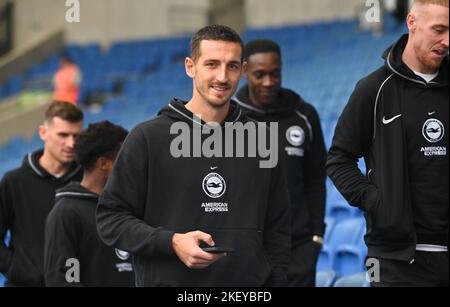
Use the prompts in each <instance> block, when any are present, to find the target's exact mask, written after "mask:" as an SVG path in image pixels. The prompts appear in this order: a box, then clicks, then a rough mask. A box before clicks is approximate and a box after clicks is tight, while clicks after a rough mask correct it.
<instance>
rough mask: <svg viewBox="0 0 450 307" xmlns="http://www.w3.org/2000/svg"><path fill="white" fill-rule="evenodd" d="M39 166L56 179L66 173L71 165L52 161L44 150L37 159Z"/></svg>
mask: <svg viewBox="0 0 450 307" xmlns="http://www.w3.org/2000/svg"><path fill="white" fill-rule="evenodd" d="M39 165H40V166H42V168H44V169H45V170H46V171H47V172H48V173H49V174H51V175H53V176H55V177H58V176H61V175H64V174H65V173H67V172H68V171H69V169H70V165H71V163H67V164H65V163H61V162H59V161H57V160H55V159H53V158H52V157H51V156H50V154H49V153H48V152H47V151H45V150H44V154H43V155H42V157H41V158H40V159H39Z"/></svg>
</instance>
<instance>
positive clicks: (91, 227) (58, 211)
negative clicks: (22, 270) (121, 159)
mask: <svg viewBox="0 0 450 307" xmlns="http://www.w3.org/2000/svg"><path fill="white" fill-rule="evenodd" d="M126 136H127V131H126V130H125V129H123V128H122V127H120V126H116V125H113V124H112V123H110V122H108V121H103V122H100V123H97V124H91V125H89V127H88V128H87V129H86V130H84V131H82V132H81V133H80V135H79V136H78V137H77V141H76V144H75V161H77V162H78V163H79V164H80V165H81V166H82V167H83V169H84V175H83V180H82V181H81V183H78V182H72V183H70V184H69V185H67V186H65V187H64V188H62V189H59V190H57V191H56V203H55V206H54V207H53V209H52V210H51V211H50V213H49V214H48V217H47V223H46V228H45V256H44V273H45V284H46V286H57V287H60V286H62V287H66V286H86V287H103V286H110V287H111V286H112V287H119V286H122V287H130V286H132V285H133V284H134V276H133V273H132V271H133V269H132V266H131V263H130V261H131V257H130V255H129V253H127V252H125V251H121V250H118V249H115V248H111V247H108V246H106V245H105V244H104V243H103V242H102V241H101V240H100V238H99V237H98V234H97V227H96V222H95V211H96V209H97V202H98V195H99V194H100V193H101V192H102V191H103V188H104V186H105V184H106V180H107V179H108V176H109V174H110V173H111V170H112V167H113V164H114V160H115V159H116V156H117V153H118V152H119V149H120V146H121V145H122V143H123V141H124V140H125V137H126ZM67 264H69V266H67Z"/></svg>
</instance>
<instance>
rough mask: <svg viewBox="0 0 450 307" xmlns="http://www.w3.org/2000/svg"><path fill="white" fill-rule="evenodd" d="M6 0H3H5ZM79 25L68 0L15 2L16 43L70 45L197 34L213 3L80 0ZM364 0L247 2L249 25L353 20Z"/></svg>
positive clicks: (203, 1)
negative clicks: (52, 40) (61, 37)
mask: <svg viewBox="0 0 450 307" xmlns="http://www.w3.org/2000/svg"><path fill="white" fill-rule="evenodd" d="M0 1H1V0H0ZM78 1H79V3H80V8H81V12H80V23H68V22H66V20H65V15H66V10H68V9H69V8H67V7H66V6H65V3H66V0H15V4H16V11H15V12H16V13H15V37H14V41H15V45H16V46H21V45H24V44H27V43H29V42H30V41H32V40H36V39H39V37H41V36H45V35H46V34H48V33H49V32H52V31H54V30H56V29H58V28H62V29H65V30H66V34H67V36H66V37H67V39H68V41H69V42H71V43H87V42H93V41H99V42H101V43H102V44H103V45H108V44H109V43H110V42H111V41H117V40H125V39H139V38H148V37H160V36H168V35H171V34H179V33H186V32H194V31H195V30H197V29H198V28H200V27H202V26H204V25H206V24H207V22H208V15H207V11H208V9H209V8H210V0H189V1H187V0H78ZM365 2H366V1H365V0H246V9H245V19H246V23H247V26H248V27H253V28H254V27H267V26H280V25H286V24H297V23H307V22H314V21H318V20H331V19H336V18H351V17H353V16H354V14H355V7H356V5H364V3H365ZM229 20H232V19H229Z"/></svg>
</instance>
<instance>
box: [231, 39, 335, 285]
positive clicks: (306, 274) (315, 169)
mask: <svg viewBox="0 0 450 307" xmlns="http://www.w3.org/2000/svg"><path fill="white" fill-rule="evenodd" d="M244 54H245V56H244V60H245V61H246V62H247V66H246V69H245V76H246V78H247V85H245V86H243V87H242V88H241V89H240V90H239V91H238V93H237V95H236V100H237V102H238V103H239V104H240V106H241V107H242V109H243V111H244V112H245V113H246V114H247V115H248V116H249V117H251V118H253V119H255V120H257V121H260V122H265V123H270V122H276V123H278V140H279V147H280V152H283V155H284V160H285V161H286V163H285V166H286V175H287V181H288V186H289V194H290V201H291V206H290V210H291V213H290V215H291V225H292V243H291V248H292V250H291V261H290V266H289V273H288V280H289V285H290V286H293V287H314V286H315V280H316V264H317V259H318V256H319V252H320V249H321V247H322V243H323V235H324V231H325V223H324V218H325V198H326V190H325V179H326V174H325V161H326V149H325V144H324V140H323V134H322V128H321V126H320V120H319V116H318V114H317V112H316V110H315V109H314V107H313V106H312V105H310V104H309V103H307V102H306V101H304V100H303V99H302V98H301V97H300V96H299V95H298V94H297V93H295V92H293V91H291V90H288V89H284V88H282V87H281V80H282V77H281V68H282V60H281V50H280V46H279V45H278V44H277V43H275V42H274V41H271V40H254V41H250V42H248V43H247V45H246V46H245V53H244Z"/></svg>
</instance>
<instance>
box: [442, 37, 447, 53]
mask: <svg viewBox="0 0 450 307" xmlns="http://www.w3.org/2000/svg"><path fill="white" fill-rule="evenodd" d="M442 44H443V45H444V46H445V48H447V50H448V33H447V34H446V35H445V37H444V38H443V39H442Z"/></svg>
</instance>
